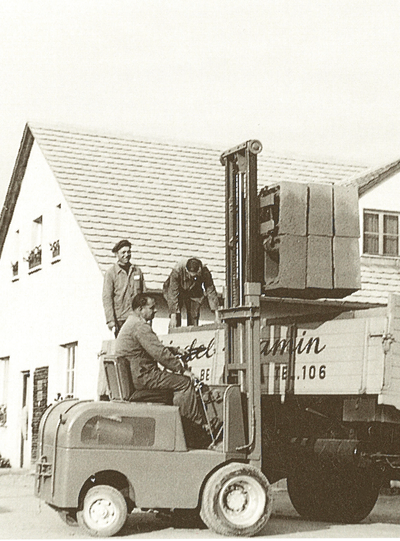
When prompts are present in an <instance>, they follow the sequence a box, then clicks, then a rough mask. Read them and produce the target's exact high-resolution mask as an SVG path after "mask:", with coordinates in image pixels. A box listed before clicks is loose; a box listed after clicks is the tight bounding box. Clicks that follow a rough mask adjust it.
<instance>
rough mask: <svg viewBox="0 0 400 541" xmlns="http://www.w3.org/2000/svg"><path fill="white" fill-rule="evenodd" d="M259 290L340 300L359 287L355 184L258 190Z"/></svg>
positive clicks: (293, 184) (287, 184)
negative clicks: (261, 282) (261, 278)
mask: <svg viewBox="0 0 400 541" xmlns="http://www.w3.org/2000/svg"><path fill="white" fill-rule="evenodd" d="M260 234H261V239H262V244H263V253H264V265H263V273H264V291H265V292H266V293H267V294H270V295H273V294H276V295H284V296H293V297H308V298H318V297H343V296H345V295H348V294H349V293H351V292H352V291H355V290H357V289H359V287H360V264H359V259H360V257H359V248H358V238H359V222H358V192H357V188H356V187H355V186H335V185H332V184H315V183H310V184H306V183H296V182H285V183H281V184H280V185H277V186H273V187H270V188H268V187H266V188H263V189H262V190H261V192H260Z"/></svg>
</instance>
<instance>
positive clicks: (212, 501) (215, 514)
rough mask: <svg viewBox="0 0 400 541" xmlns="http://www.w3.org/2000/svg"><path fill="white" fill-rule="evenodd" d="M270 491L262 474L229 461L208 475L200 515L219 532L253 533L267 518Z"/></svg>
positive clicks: (221, 533) (246, 534) (270, 497)
mask: <svg viewBox="0 0 400 541" xmlns="http://www.w3.org/2000/svg"><path fill="white" fill-rule="evenodd" d="M271 510H272V492H271V487H270V484H269V482H268V480H267V478H266V477H265V476H264V474H263V473H262V472H261V471H260V470H258V469H257V468H254V467H253V466H249V465H248V464H239V463H232V464H227V465H226V466H223V467H222V468H220V469H219V470H217V471H216V472H214V473H213V474H212V475H211V477H210V478H209V479H208V481H207V483H206V485H205V488H204V491H203V495H202V499H201V509H200V516H201V518H202V520H203V522H204V523H205V524H206V525H207V526H208V528H210V529H211V530H213V531H214V532H216V533H218V534H220V535H226V536H246V537H249V536H252V535H255V534H256V533H258V532H259V531H260V530H261V529H262V528H263V527H264V526H265V524H266V523H267V522H268V519H269V517H270V515H271Z"/></svg>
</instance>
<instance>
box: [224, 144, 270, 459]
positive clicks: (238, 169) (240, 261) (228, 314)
mask: <svg viewBox="0 0 400 541" xmlns="http://www.w3.org/2000/svg"><path fill="white" fill-rule="evenodd" d="M261 150H262V145H261V143H260V142H259V141H257V140H250V141H246V142H245V143H243V144H241V145H238V146H237V147H234V148H232V149H230V150H227V151H226V152H224V153H223V154H222V155H221V163H222V165H224V166H225V194H226V197H225V200H226V217H225V238H226V296H225V307H224V309H223V310H221V317H222V320H223V321H224V322H225V323H226V324H227V327H228V332H227V344H226V345H227V347H226V363H225V366H226V381H227V383H239V384H240V386H241V390H242V392H243V393H244V394H245V395H246V396H247V411H248V439H247V445H246V446H245V448H246V450H247V452H248V457H249V461H250V464H252V465H254V466H257V467H261V393H260V345H259V344H260V297H261V272H262V268H261V266H260V230H259V211H258V208H259V205H258V198H257V154H258V153H259V152H261Z"/></svg>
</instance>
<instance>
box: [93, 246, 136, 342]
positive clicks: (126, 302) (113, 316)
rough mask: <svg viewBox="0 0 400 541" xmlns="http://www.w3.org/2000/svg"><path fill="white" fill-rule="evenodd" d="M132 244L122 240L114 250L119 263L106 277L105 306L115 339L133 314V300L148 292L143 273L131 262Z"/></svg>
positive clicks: (107, 272) (104, 288) (108, 271)
mask: <svg viewBox="0 0 400 541" xmlns="http://www.w3.org/2000/svg"><path fill="white" fill-rule="evenodd" d="M131 246H132V245H131V243H130V242H129V240H125V239H124V240H120V241H119V242H117V244H116V245H115V246H114V248H113V249H112V252H113V253H114V254H115V255H116V257H117V261H116V263H114V265H113V266H112V267H110V268H109V269H108V270H107V271H106V273H105V275H104V286H103V306H104V312H105V315H106V322H107V326H108V328H109V329H110V330H111V331H113V332H114V334H115V337H117V336H118V333H119V331H120V329H121V327H122V325H123V324H124V322H125V321H126V320H127V318H128V315H129V314H130V313H132V308H131V305H132V299H133V297H134V296H135V295H137V294H138V293H143V292H144V291H145V290H146V286H145V283H144V278H143V273H142V271H141V270H140V268H139V267H138V266H137V265H134V264H132V263H131V262H130V260H131Z"/></svg>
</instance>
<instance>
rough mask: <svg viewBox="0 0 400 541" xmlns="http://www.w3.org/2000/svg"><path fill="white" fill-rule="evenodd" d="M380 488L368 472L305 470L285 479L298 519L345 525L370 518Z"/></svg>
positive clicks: (377, 481) (375, 479) (378, 481)
mask: <svg viewBox="0 0 400 541" xmlns="http://www.w3.org/2000/svg"><path fill="white" fill-rule="evenodd" d="M380 486H381V483H380V480H379V478H377V477H376V476H374V475H373V473H371V472H368V471H354V470H352V471H349V470H333V469H329V470H326V469H321V470H318V471H313V472H310V471H309V470H308V472H307V471H304V472H303V473H302V474H299V473H296V474H295V475H293V476H291V477H289V478H288V494H289V497H290V500H291V502H292V504H293V507H294V508H295V509H296V511H297V512H298V513H299V514H300V515H302V516H303V517H306V518H310V519H313V520H321V521H329V522H341V523H348V524H354V523H356V522H360V521H361V520H363V519H364V518H365V517H367V516H368V515H369V514H370V512H371V511H372V509H373V508H374V506H375V504H376V501H377V499H378V496H379V490H380Z"/></svg>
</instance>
